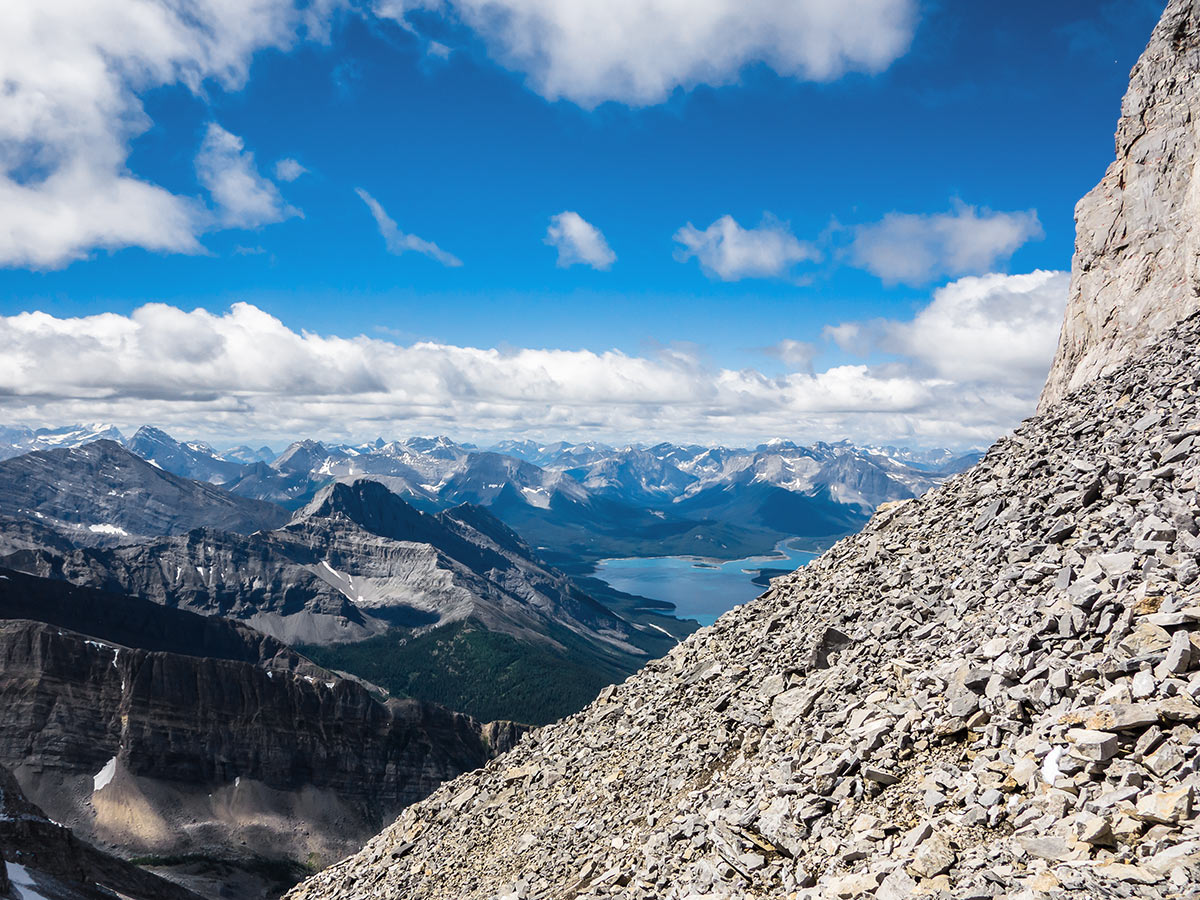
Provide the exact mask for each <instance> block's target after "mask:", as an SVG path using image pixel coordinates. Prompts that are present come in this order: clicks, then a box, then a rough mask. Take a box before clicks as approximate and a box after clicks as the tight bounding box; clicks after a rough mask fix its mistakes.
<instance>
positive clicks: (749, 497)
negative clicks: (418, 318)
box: [0, 426, 974, 574]
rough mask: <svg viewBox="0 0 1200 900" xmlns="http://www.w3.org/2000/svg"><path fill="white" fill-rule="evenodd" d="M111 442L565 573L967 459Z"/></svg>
mask: <svg viewBox="0 0 1200 900" xmlns="http://www.w3.org/2000/svg"><path fill="white" fill-rule="evenodd" d="M25 432H28V429H24V430H22V429H8V430H7V431H5V432H0V443H3V439H4V434H7V433H11V434H13V435H16V438H14V440H13V443H12V445H11V446H10V448H9V450H8V451H6V452H7V453H8V455H12V454H14V453H16V452H19V449H20V448H27V447H30V446H33V444H31V441H32V440H33V438H30V437H29V436H28V435H26V434H25ZM93 433H103V434H105V435H107V436H114V437H115V439H117V440H119V441H124V438H122V437H121V436H120V434H119V432H116V431H115V429H111V428H110V429H101V428H100V426H91V427H79V428H73V429H59V430H58V432H56V433H55V435H54V439H55V440H57V441H59V443H60V444H62V445H63V446H76V444H74V443H72V441H73V440H75V439H84V438H86V437H87V436H88V435H89V434H93ZM30 434H32V432H30ZM38 440H41V441H43V442H45V441H48V440H50V438H49V437H45V436H43V437H42V438H38ZM124 443H125V446H126V447H127V448H128V449H129V450H131V451H132V452H134V453H136V454H138V455H139V456H141V457H143V458H144V459H146V460H147V461H149V462H151V463H152V464H153V465H155V466H158V467H160V468H162V469H165V470H166V471H169V472H171V473H173V474H176V475H180V476H182V477H185V478H190V479H195V480H198V481H202V482H208V483H213V484H219V485H221V486H222V487H223V488H225V489H227V490H229V491H230V492H232V493H234V494H236V495H238V496H241V497H247V498H252V499H258V500H265V501H269V502H271V503H278V504H282V505H284V506H287V507H288V508H289V509H295V508H298V507H300V506H303V505H304V504H305V503H307V502H308V501H309V500H310V499H311V498H312V497H313V496H314V495H315V493H316V492H317V491H319V490H320V489H321V488H322V487H324V486H326V485H327V484H329V483H330V482H332V481H335V480H339V481H346V482H351V481H354V480H357V479H360V478H371V479H373V480H377V481H379V482H380V483H382V484H384V485H386V486H387V487H388V488H389V489H391V490H392V491H394V492H395V493H397V494H400V495H401V496H403V497H405V498H406V499H407V500H409V501H410V502H412V503H414V504H415V505H417V506H419V507H420V508H422V509H425V510H427V511H436V510H440V509H446V508H449V507H451V506H455V505H459V504H461V503H472V504H476V505H482V506H487V507H488V508H490V509H492V510H493V511H494V512H495V514H496V515H498V516H499V517H500V518H502V519H503V520H504V521H505V522H507V523H508V524H509V525H511V526H512V527H514V528H516V529H517V530H518V531H520V532H521V533H522V534H523V535H525V537H526V538H527V539H528V540H530V541H531V542H532V543H534V544H535V545H537V546H538V547H540V548H543V549H544V550H545V552H548V553H550V554H551V555H552V556H553V558H554V561H555V562H556V563H557V564H559V565H561V566H565V567H569V568H571V569H572V571H573V572H574V571H575V569H578V572H577V573H576V574H582V573H584V572H585V571H586V570H587V569H588V568H589V567H590V564H591V563H594V562H595V561H596V560H598V559H602V558H605V557H612V556H630V555H634V556H636V555H643V554H645V553H650V552H652V553H662V552H673V553H678V554H683V555H689V554H690V555H707V556H717V557H723V558H737V557H739V556H745V555H750V554H753V553H756V552H765V551H766V550H768V549H769V548H770V547H772V546H774V544H776V543H777V542H778V541H779V540H780V539H782V538H785V537H795V536H802V537H809V538H814V539H830V538H833V537H836V536H839V535H841V534H845V533H848V532H850V531H853V530H855V529H857V528H858V527H860V526H861V524H862V523H863V522H864V521H865V520H866V517H867V516H868V515H869V513H870V511H871V510H873V509H874V508H875V506H877V505H878V504H879V503H881V502H885V501H888V500H896V499H903V498H906V497H909V496H914V495H916V494H919V493H921V492H923V491H924V490H927V489H928V488H929V487H931V486H932V485H934V484H936V483H938V481H940V480H941V479H942V478H944V477H945V475H946V474H949V473H950V472H952V471H960V470H961V469H962V468H963V467H965V466H966V465H968V464H969V463H970V462H971V461H972V460H973V458H974V457H971V456H969V455H968V456H956V455H954V454H951V453H950V452H949V451H945V450H943V451H920V452H914V451H908V450H904V449H897V448H860V447H855V446H853V445H851V444H849V443H847V442H840V443H836V444H826V443H818V444H814V445H812V446H810V447H801V446H798V445H797V444H795V443H793V442H790V441H785V440H772V441H769V442H767V443H766V444H762V445H759V446H758V447H755V448H741V449H739V448H726V447H703V446H697V445H690V446H678V445H674V444H670V443H660V444H657V445H654V446H650V447H641V446H626V447H612V446H608V445H604V444H597V443H587V444H569V443H565V442H560V443H557V444H552V445H539V444H536V443H533V442H530V441H522V442H516V441H506V442H501V443H500V444H499V445H497V447H495V448H493V449H490V450H487V449H480V448H478V447H475V446H474V445H471V444H460V443H457V442H455V441H452V440H450V439H449V438H446V437H437V438H420V437H415V438H408V439H406V440H403V441H389V442H385V441H383V440H382V439H379V440H377V441H374V442H371V443H368V444H361V445H355V446H350V445H329V444H324V443H321V442H319V441H314V440H303V441H297V442H295V443H293V444H292V445H290V446H289V447H288V448H287V449H285V450H284V451H283V452H282V453H280V454H279V455H278V456H276V455H275V454H273V453H271V452H270V451H269V450H267V448H263V449H262V450H260V451H253V450H250V449H249V448H246V447H240V448H233V450H231V451H226V452H224V453H222V452H218V451H216V450H214V449H213V448H212V447H211V446H210V445H208V444H206V443H204V442H201V441H177V440H175V439H174V438H172V437H171V436H170V435H168V434H166V433H165V432H164V431H162V430H161V429H157V428H152V427H149V426H146V427H143V428H141V429H139V430H138V431H137V433H136V434H134V436H133V437H132V438H130V439H129V440H128V441H124ZM38 446H40V444H39V445H38Z"/></svg>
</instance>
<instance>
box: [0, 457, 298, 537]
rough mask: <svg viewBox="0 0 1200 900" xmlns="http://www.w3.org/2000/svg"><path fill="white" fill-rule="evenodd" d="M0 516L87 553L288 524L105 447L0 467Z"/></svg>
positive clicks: (257, 505)
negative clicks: (193, 533)
mask: <svg viewBox="0 0 1200 900" xmlns="http://www.w3.org/2000/svg"><path fill="white" fill-rule="evenodd" d="M0 515H3V516H7V517H11V518H17V519H25V520H28V521H32V522H34V523H35V524H39V525H45V526H47V527H50V528H53V529H55V530H57V531H59V532H61V533H63V534H64V535H66V536H67V537H68V538H69V539H70V540H71V541H72V543H75V544H84V545H95V546H103V545H113V544H120V543H128V542H130V541H133V540H137V539H139V538H145V537H151V536H157V535H170V534H181V533H184V532H187V531H190V530H191V529H193V528H197V527H200V526H211V527H214V528H221V529H225V530H227V531H234V532H241V533H245V534H249V533H251V532H254V531H258V530H260V529H263V528H273V527H276V526H278V525H280V524H282V523H283V522H285V521H287V517H288V514H287V512H286V511H285V510H284V509H282V508H281V507H278V506H276V505H274V504H271V503H265V502H263V501H261V500H253V499H247V498H245V497H238V496H235V495H233V494H230V493H228V492H226V491H223V490H221V489H219V488H216V487H213V486H211V485H208V484H205V483H202V482H197V481H192V480H190V479H187V478H182V477H180V476H178V475H174V474H172V473H170V472H167V471H164V470H163V469H161V468H159V467H158V466H156V465H152V464H151V463H149V462H146V461H145V460H143V459H142V458H141V457H139V456H137V455H135V454H134V453H131V452H130V451H128V450H126V449H125V448H124V447H122V446H121V445H120V444H118V443H116V442H115V441H110V440H100V441H95V442H93V443H89V444H84V445H83V446H80V447H72V448H69V449H55V450H35V451H32V452H30V453H26V454H24V455H21V456H16V457H13V458H11V459H7V460H4V461H3V462H0Z"/></svg>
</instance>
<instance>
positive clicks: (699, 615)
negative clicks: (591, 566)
mask: <svg viewBox="0 0 1200 900" xmlns="http://www.w3.org/2000/svg"><path fill="white" fill-rule="evenodd" d="M775 550H776V552H775V555H767V556H750V557H746V558H745V559H733V560H727V561H720V560H707V559H699V558H697V557H694V556H658V557H652V558H646V559H603V560H601V561H600V562H599V563H598V564H597V566H596V577H597V578H601V579H603V580H604V581H607V582H608V583H609V584H610V585H612V586H613V587H614V588H616V589H617V590H619V591H625V592H626V593H629V594H638V595H640V596H642V597H649V598H651V599H652V600H665V601H667V602H668V603H674V604H675V615H676V616H678V617H679V618H681V619H695V620H696V621H698V622H699V623H700V624H701V625H711V624H712V623H713V622H715V621H716V620H717V618H718V617H719V616H720V615H722V614H723V613H726V612H728V611H729V610H731V609H732V608H733V607H735V606H737V605H738V604H739V603H745V602H746V601H747V600H753V599H754V598H755V597H757V596H758V595H759V594H761V593H762V592H763V591H765V590H766V588H764V587H760V586H759V585H757V584H754V583H753V582H752V581H751V579H753V578H755V577H756V576H757V575H758V574H759V572H760V571H761V570H762V569H796V568H799V567H800V566H802V565H805V564H806V563H807V562H809V561H810V560H813V559H816V557H817V554H816V553H812V552H809V551H807V550H797V549H795V548H793V547H791V546H789V542H788V541H781V542H780V543H779V544H778V545H777V546H776V548H775Z"/></svg>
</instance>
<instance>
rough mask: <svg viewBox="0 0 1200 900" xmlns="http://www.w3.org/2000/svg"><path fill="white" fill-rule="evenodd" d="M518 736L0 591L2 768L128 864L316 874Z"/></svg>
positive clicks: (25, 579)
mask: <svg viewBox="0 0 1200 900" xmlns="http://www.w3.org/2000/svg"><path fill="white" fill-rule="evenodd" d="M518 735H519V729H516V728H515V727H514V726H511V725H506V724H504V723H493V724H492V725H490V726H483V725H481V724H480V723H478V722H476V721H474V720H472V719H470V718H469V717H467V716H464V715H460V714H457V713H452V712H450V711H448V710H446V709H443V708H441V707H437V706H433V705H430V704H424V703H418V702H416V701H396V700H393V701H388V702H386V703H385V702H381V701H380V700H378V699H376V698H375V697H374V696H373V695H372V694H371V692H370V691H369V690H368V689H367V688H366V687H363V686H361V685H359V684H357V683H355V682H353V681H350V680H346V679H343V678H340V677H338V676H337V675H335V674H333V673H330V672H328V671H326V670H322V669H320V668H318V667H317V666H315V665H313V664H312V663H311V662H309V661H308V660H305V659H304V658H303V657H300V656H298V655H297V654H295V653H294V652H293V651H290V650H288V649H287V648H286V647H283V646H282V645H280V644H279V643H278V642H276V641H274V640H273V639H271V638H268V637H265V636H263V635H259V634H256V633H254V632H253V631H252V630H251V629H249V628H246V627H245V626H243V625H239V624H237V623H233V622H226V621H222V620H218V619H211V618H204V617H201V616H196V615H193V614H190V613H186V612H183V611H181V610H172V609H165V608H163V607H161V606H158V605H156V604H153V603H150V602H148V601H141V600H136V599H133V598H128V597H120V596H114V595H110V594H105V593H102V592H100V591H95V590H89V589H85V588H78V587H73V586H71V585H68V584H66V583H64V582H59V581H50V580H46V579H38V578H33V577H31V576H27V575H22V574H20V573H17V572H13V571H5V572H2V573H0V764H3V765H6V766H8V767H9V768H11V769H12V770H13V772H14V773H15V774H16V776H17V777H18V779H19V780H20V781H21V784H22V786H23V787H24V789H25V790H26V792H27V793H28V794H29V795H30V796H31V797H33V798H34V799H35V800H36V802H38V803H39V805H41V806H42V807H43V808H44V809H46V810H47V812H49V814H50V815H51V816H53V817H54V819H56V820H57V821H61V822H64V823H66V824H67V825H69V826H70V827H72V828H73V829H75V830H76V831H77V832H79V833H80V834H81V835H83V836H85V837H88V838H90V839H93V840H96V841H98V842H101V843H103V844H105V845H107V846H111V847H119V848H121V850H122V852H123V853H126V854H137V855H156V856H173V857H178V856H180V855H189V854H190V855H202V856H212V857H216V858H219V859H234V860H245V859H246V858H247V856H249V855H253V856H257V857H265V858H267V859H276V860H292V861H299V862H301V863H306V864H311V863H312V862H315V861H330V860H333V859H336V858H338V857H340V856H342V855H344V854H345V853H347V852H350V851H352V850H354V849H356V848H357V847H358V846H360V845H361V843H362V841H363V840H365V839H366V838H367V837H368V836H369V835H370V834H372V833H374V832H375V831H376V830H378V828H379V826H380V825H382V824H383V823H384V822H386V821H388V820H389V819H390V818H392V817H394V816H395V815H396V813H397V812H398V811H399V810H400V809H401V808H402V807H404V806H405V805H407V804H409V803H412V802H414V801H416V800H418V799H421V798H422V797H424V796H426V795H428V794H429V793H430V792H431V791H432V790H433V789H434V788H436V787H437V786H438V785H439V784H440V783H441V782H443V781H445V780H447V779H449V778H453V777H454V776H456V775H458V774H460V773H462V772H464V771H467V770H469V769H472V768H475V767H477V766H479V765H481V764H482V763H484V762H485V761H487V760H488V759H489V758H491V757H492V756H493V755H494V754H496V753H498V752H501V751H503V750H506V749H508V748H509V747H510V746H512V744H513V743H514V741H515V739H516V737H517V736H518ZM248 848H252V849H248Z"/></svg>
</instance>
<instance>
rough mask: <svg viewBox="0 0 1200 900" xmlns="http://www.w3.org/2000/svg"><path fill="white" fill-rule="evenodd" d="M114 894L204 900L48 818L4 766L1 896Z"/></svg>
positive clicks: (81, 898) (0, 784) (97, 898)
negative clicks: (119, 857) (93, 844)
mask: <svg viewBox="0 0 1200 900" xmlns="http://www.w3.org/2000/svg"><path fill="white" fill-rule="evenodd" d="M6 860H7V864H6ZM10 870H11V871H10ZM13 885H15V886H16V887H15V888H14V887H13ZM115 896H120V897H127V898H129V900H200V896H199V895H198V894H194V893H192V892H191V891H189V890H187V889H185V888H182V887H180V886H178V885H176V884H172V883H171V882H169V881H166V880H165V879H162V878H159V877H158V876H157V875H152V874H151V873H149V872H147V871H145V870H143V869H140V868H138V867H137V866H134V865H131V864H130V863H127V862H125V861H124V860H121V859H118V858H116V857H115V856H110V855H109V854H107V853H103V852H101V851H99V850H97V849H96V848H95V847H92V846H90V845H88V844H86V843H84V842H83V841H80V840H79V839H78V838H76V837H75V835H74V834H72V833H71V831H70V829H68V828H64V827H63V826H62V825H59V824H57V823H55V822H52V821H50V820H49V819H48V818H46V814H45V813H43V812H42V811H41V809H39V808H38V807H37V806H36V805H35V804H33V803H30V802H29V801H28V800H27V799H26V798H25V795H24V794H23V793H22V792H21V788H20V785H18V784H17V781H16V779H14V778H13V777H12V774H11V773H10V772H9V771H8V770H7V769H5V768H4V767H3V766H0V897H11V898H14V900H26V898H28V900H37V898H42V900H111V898H113V897H115Z"/></svg>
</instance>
